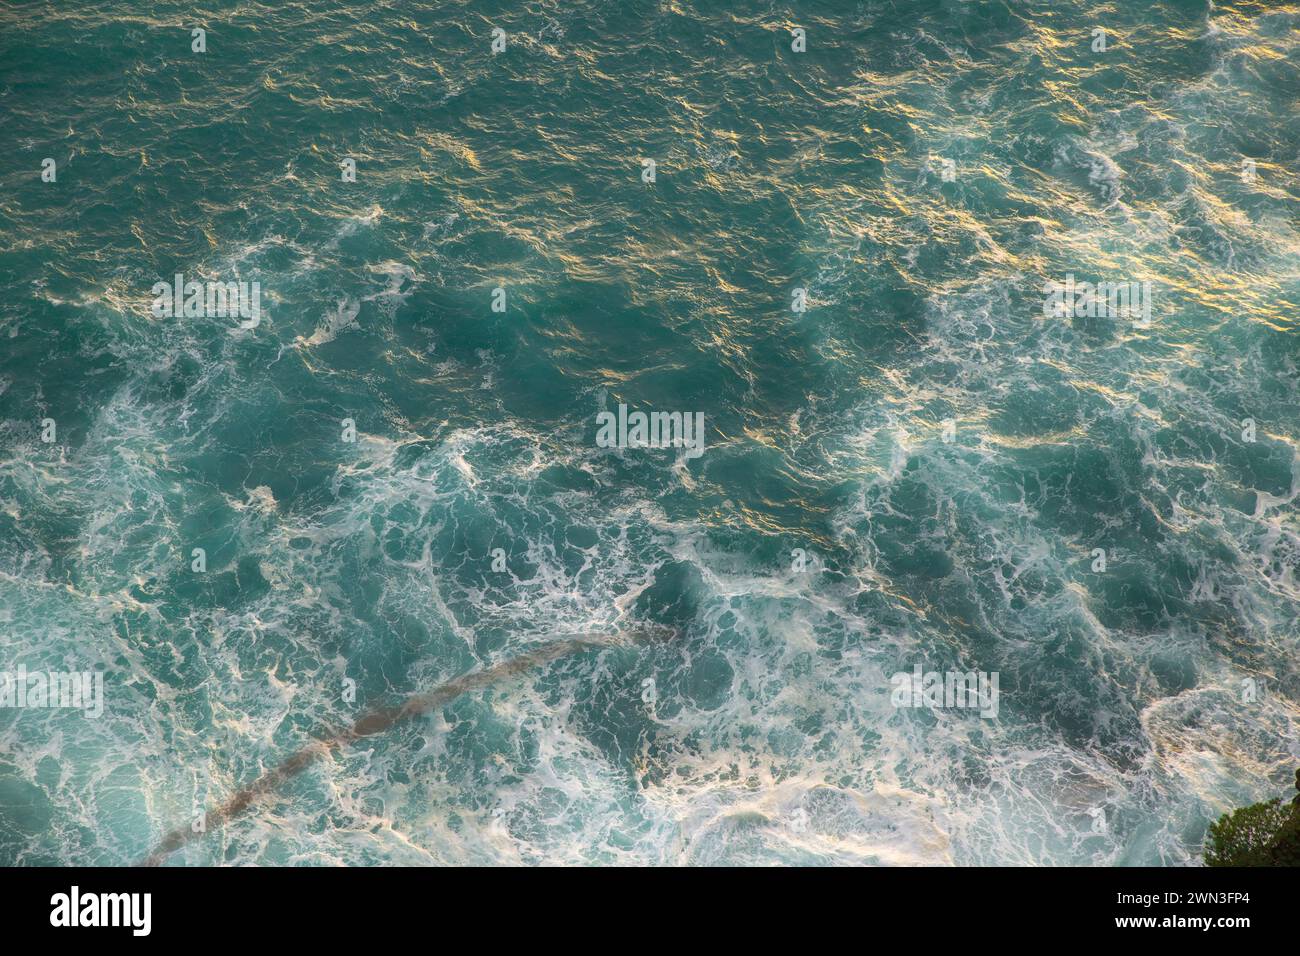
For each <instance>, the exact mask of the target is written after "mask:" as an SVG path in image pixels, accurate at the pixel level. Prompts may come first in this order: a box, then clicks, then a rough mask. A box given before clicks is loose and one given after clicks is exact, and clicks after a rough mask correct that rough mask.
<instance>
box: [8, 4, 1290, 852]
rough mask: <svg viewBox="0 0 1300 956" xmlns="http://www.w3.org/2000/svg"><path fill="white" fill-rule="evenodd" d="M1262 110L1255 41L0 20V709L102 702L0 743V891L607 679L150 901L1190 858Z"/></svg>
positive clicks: (1234, 757)
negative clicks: (1105, 301)
mask: <svg viewBox="0 0 1300 956" xmlns="http://www.w3.org/2000/svg"><path fill="white" fill-rule="evenodd" d="M196 27H200V28H203V29H204V30H205V31H206V34H205V44H206V49H205V51H204V52H195V51H194V50H193V49H192V45H193V43H194V40H193V38H192V33H191V31H192V29H194V28H196ZM795 28H799V29H802V30H803V31H805V32H804V36H805V38H806V50H804V51H803V52H796V51H795V50H794V49H792V44H793V43H794V42H795V41H794V39H793V37H794V34H793V33H792V31H793V30H795ZM1097 28H1100V29H1102V30H1103V31H1104V35H1105V37H1106V40H1107V48H1106V49H1105V50H1098V49H1095V47H1096V46H1097V42H1096V39H1095V34H1094V30H1096V29H1097ZM494 29H500V30H501V31H504V39H505V49H504V51H500V52H495V53H494V52H493V49H492V42H493V39H492V38H493V31H494ZM1298 105H1300V6H1296V5H1294V4H1282V3H1273V4H1268V3H1256V2H1216V3H1213V4H1211V3H1210V2H1208V0H1159V2H1156V0H1142V2H1135V3H1121V4H1114V3H1101V2H1095V0H1051V2H1048V0H1015V2H1013V0H991V2H980V0H971V2H959V0H863V2H848V0H846V2H838V3H809V4H803V3H800V4H778V3H763V2H738V3H729V4H723V3H691V2H686V0H662V2H641V0H627V2H622V0H607V2H605V0H575V2H563V3H559V2H554V3H552V2H528V3H505V2H502V3H487V2H480V0H462V2H456V3H441V2H435V3H416V2H410V0H388V2H383V0H381V2H375V3H355V4H344V3H340V2H336V0H328V2H327V0H307V2H297V3H256V2H213V3H209V4H206V5H203V6H202V8H201V9H195V8H193V7H192V6H191V5H189V4H181V3H166V2H163V3H141V2H130V0H84V2H83V0H78V2H68V3H63V2H60V3H31V2H17V3H10V4H7V5H6V6H5V8H4V9H3V10H2V11H0V144H3V151H2V158H0V670H7V671H16V669H17V668H18V667H19V666H23V667H26V668H27V669H28V670H29V671H36V670H56V671H64V670H99V671H102V672H103V673H104V679H105V684H104V687H105V690H104V694H105V699H104V713H103V715H102V717H100V718H98V719H94V718H90V717H87V716H85V715H84V714H82V713H79V712H77V711H74V710H66V709H49V708H45V709H38V708H31V707H28V708H0V863H4V864H25V865H26V864H59V863H97V864H126V863H132V862H136V861H138V860H140V859H142V858H143V857H145V856H146V855H147V854H149V852H150V851H151V850H152V849H153V848H154V847H155V846H156V845H157V843H158V841H159V839H160V838H161V836H162V835H163V834H164V833H165V832H167V831H169V830H171V829H173V828H176V827H184V826H186V825H187V823H188V821H190V820H191V818H192V817H193V815H194V814H195V813H196V808H212V807H214V806H218V805H220V804H221V803H222V802H223V801H225V800H226V799H228V798H229V797H230V796H231V795H232V794H234V793H235V792H237V791H238V790H239V788H241V787H243V786H245V785H247V784H249V783H250V782H252V781H253V780H255V779H256V778H257V777H258V776H259V775H260V774H262V773H264V772H266V771H267V770H270V769H271V768H273V767H275V766H276V765H277V764H278V763H279V762H280V761H281V760H283V759H284V758H286V757H287V756H289V755H290V754H292V753H294V752H295V751H296V750H298V749H299V748H301V747H303V746H304V745H305V744H307V743H309V742H310V741H312V740H313V739H317V738H320V737H322V736H325V735H327V734H329V733H330V732H331V729H332V728H337V727H339V726H346V725H347V724H348V723H349V722H350V721H352V720H355V719H356V717H357V716H359V715H360V714H361V713H363V712H365V710H367V709H368V708H370V707H374V706H382V705H386V704H392V703H393V702H397V701H401V700H402V699H404V698H405V697H406V696H408V695H411V694H418V693H422V692H426V691H428V690H429V689H431V688H435V687H438V686H439V685H441V684H443V683H445V682H447V681H450V680H453V679H455V678H457V677H461V676H463V675H466V674H471V673H474V672H477V671H478V670H481V669H483V668H488V667H492V666H493V665H495V664H498V663H501V662H504V661H508V660H510V659H512V658H514V657H515V656H517V655H520V654H525V653H527V652H529V651H530V650H532V649H536V648H538V647H541V646H543V645H546V644H548V643H549V642H554V641H557V640H562V639H565V638H566V637H568V636H571V635H577V634H594V635H630V634H636V633H641V632H649V631H653V632H654V633H656V634H667V635H668V637H666V638H664V639H656V640H653V641H638V640H624V641H616V642H615V643H614V644H613V645H612V646H610V647H609V648H608V649H604V650H602V649H599V648H597V649H580V650H578V651H576V652H575V653H572V654H568V655H565V656H563V657H561V658H558V659H556V660H551V661H546V662H543V663H541V664H539V665H538V666H536V667H533V668H530V669H527V670H526V671H524V672H522V673H517V674H513V675H510V676H508V677H506V678H503V679H502V680H500V681H495V682H492V683H491V684H489V685H488V686H485V687H478V688H474V689H472V690H470V691H468V692H466V693H464V694H461V695H459V696H457V697H456V698H455V699H454V700H452V701H450V702H448V703H446V704H445V706H440V707H438V708H436V709H435V710H434V711H433V712H431V713H429V714H426V715H423V716H420V717H418V718H415V719H412V720H408V721H403V722H400V723H398V724H396V725H394V726H393V727H391V728H389V729H387V730H385V731H384V732H382V733H378V734H375V735H373V736H371V737H368V738H366V739H365V740H363V741H360V742H357V743H356V744H355V745H353V746H349V747H344V748H340V749H338V750H337V751H336V752H334V753H332V754H331V755H329V756H328V757H327V758H324V759H322V760H320V761H318V762H316V763H314V764H313V765H312V766H310V767H309V768H307V769H306V770H304V771H303V772H302V773H301V774H299V775H297V776H296V777H294V778H292V779H290V780H288V781H287V782H286V783H285V784H284V786H283V787H282V788H280V790H279V791H277V792H276V793H275V794H274V795H272V796H271V797H269V798H268V799H267V800H265V801H264V802H262V803H261V804H259V805H258V806H257V807H255V808H254V809H252V810H251V811H250V812H248V813H246V814H243V815H241V816H239V817H237V818H235V819H233V820H230V821H228V822H226V823H224V824H223V825H221V826H217V827H214V828H212V829H211V830H210V831H209V832H207V833H206V834H204V835H203V836H202V838H200V839H195V840H193V841H191V842H190V843H189V845H187V846H185V847H184V848H183V849H180V850H178V851H177V852H175V853H174V854H172V855H171V856H170V858H169V862H170V863H171V864H186V863H188V864H218V863H229V864H251V863H257V864H306V865H337V864H415V865H423V864H455V863H494V864H500V863H509V864H517V863H526V864H531V863H594V864H652V865H658V864H775V863H806V864H913V863H935V864H958V865H961V864H977V863H982V864H990V863H996V864H1088V865H1125V864H1171V865H1178V864H1187V863H1194V862H1196V861H1197V860H1198V859H1199V854H1200V850H1201V841H1202V839H1203V836H1204V832H1205V828H1206V825H1207V823H1208V822H1210V821H1211V820H1212V819H1214V818H1215V817H1217V815H1218V814H1219V813H1222V812H1223V811H1225V810H1227V809H1230V808H1232V807H1234V806H1238V805H1241V804H1242V803H1244V802H1248V801H1253V800H1256V799H1262V798H1265V797H1271V796H1274V795H1277V794H1280V793H1282V792H1284V791H1285V790H1286V789H1287V787H1288V786H1289V781H1290V779H1291V775H1292V774H1293V772H1294V769H1295V766H1296V765H1297V763H1298V762H1300V744H1298V743H1297V740H1298V739H1300V690H1298V685H1297V679H1298V678H1300V667H1298V664H1297V662H1298V660H1300V656H1298V651H1300V624H1298V623H1297V618H1298V616H1300V610H1298V608H1300V518H1298V517H1297V511H1296V500H1297V492H1298V491H1300V461H1298V459H1297V449H1298V448H1300V376H1298V375H1297V360H1298V359H1300V331H1298V330H1300V322H1298V321H1297V307H1298V306H1297V303H1300V230H1298V228H1297V216H1298V215H1300V108H1298ZM46 158H50V159H53V160H54V168H55V171H56V173H55V176H56V178H55V180H54V181H53V182H46V181H43V179H42V160H44V159H46ZM346 159H352V160H354V162H355V168H356V176H355V182H349V181H344V176H343V174H342V171H341V165H340V164H342V163H343V161H344V160H346ZM646 159H652V160H654V162H655V176H654V181H653V182H646V181H645V169H646V167H645V166H644V164H643V161H644V160H646ZM177 273H181V274H184V275H185V276H186V278H187V279H188V278H193V279H197V280H199V281H207V280H220V281H223V282H224V281H245V282H252V281H256V282H258V283H259V285H260V290H261V300H260V302H261V315H260V323H259V324H257V325H256V327H254V328H241V327H240V325H239V323H238V322H237V321H235V320H232V319H230V318H224V317H215V316H212V317H209V316H204V315H200V316H190V317H185V316H182V317H162V318H159V317H156V316H155V315H153V314H152V311H151V303H152V301H153V295H152V294H151V287H152V286H153V285H154V284H155V283H156V282H158V281H160V280H170V279H171V277H172V276H174V275H175V274H177ZM1068 275H1073V276H1075V277H1076V278H1077V279H1078V280H1079V281H1090V282H1098V281H1116V282H1118V281H1124V282H1127V281H1130V280H1132V281H1150V282H1151V283H1152V288H1153V289H1154V290H1155V291H1154V293H1153V307H1152V318H1151V322H1150V324H1149V327H1139V326H1137V325H1135V324H1134V323H1133V322H1130V321H1128V320H1127V319H1125V318H1113V317H1112V318H1107V317H1092V316H1087V315H1084V316H1069V317H1053V316H1049V315H1045V314H1044V309H1043V301H1044V283H1045V282H1049V281H1057V280H1061V281H1063V280H1064V278H1065V277H1066V276H1068ZM495 289H503V290H504V304H505V309H504V311H494V310H493V307H492V306H493V301H494V290H495ZM798 289H802V290H806V297H807V308H806V310H805V311H794V310H793V309H792V302H794V296H795V295H796V292H795V290H798ZM620 404H625V405H627V406H628V407H629V408H630V409H633V410H643V411H652V410H662V411H670V412H671V411H676V412H684V413H695V412H700V413H703V415H704V417H705V423H706V426H705V450H704V453H703V454H702V455H699V456H698V457H691V456H688V455H687V454H685V453H684V451H683V450H682V449H671V448H667V449H656V448H623V449H620V448H608V447H601V446H600V445H598V443H597V441H596V437H597V422H596V416H597V414H598V413H600V412H602V411H613V410H616V409H617V407H618V406H619V405H620ZM46 420H51V421H52V422H53V423H54V426H55V432H54V435H53V440H52V441H46V440H43V439H44V438H45V437H47V436H46V435H43V431H46V429H45V428H44V426H43V422H45V421H46ZM344 420H351V422H353V423H354V424H355V432H356V439H355V441H347V440H344V439H345V437H347V436H345V434H344V429H345V427H346V426H345V425H344ZM1246 420H1249V421H1250V422H1251V423H1252V424H1251V425H1249V426H1248V425H1246V424H1244V423H1245V422H1246ZM945 424H947V429H946V430H945ZM1252 430H1253V434H1250V432H1251V431H1252ZM196 548H201V549H203V552H204V554H205V559H206V569H205V570H202V571H195V570H193V563H192V562H193V560H194V559H193V555H194V549H196ZM1096 549H1102V550H1104V551H1105V554H1106V568H1105V570H1104V571H1098V570H1094V567H1096V560H1095V551H1096ZM918 665H919V666H921V667H922V668H923V669H925V670H927V671H931V670H932V671H940V672H942V671H948V670H954V669H955V670H960V671H969V670H977V671H983V672H990V673H993V672H996V673H997V674H998V675H999V678H1000V707H999V712H998V715H997V717H996V719H985V718H982V717H981V716H979V714H977V713H974V712H972V711H970V710H961V709H950V708H938V709H931V708H926V707H923V708H918V709H913V708H897V707H895V706H894V705H893V703H892V701H891V690H892V686H891V682H890V678H891V675H893V674H894V673H896V672H900V671H902V672H911V671H912V670H913V669H914V667H916V666H918ZM1246 681H1253V682H1254V683H1253V684H1251V685H1247V684H1245V683H1244V682H1246ZM1248 686H1249V687H1250V688H1252V689H1251V691H1250V692H1249V693H1248V692H1247V687H1248ZM350 687H355V699H352V694H351V693H350V692H349V691H347V688H350ZM198 812H201V811H198Z"/></svg>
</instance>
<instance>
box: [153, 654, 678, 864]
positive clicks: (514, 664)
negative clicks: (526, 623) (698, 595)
mask: <svg viewBox="0 0 1300 956" xmlns="http://www.w3.org/2000/svg"><path fill="white" fill-rule="evenodd" d="M665 636H668V635H666V634H664V633H661V632H658V631H655V632H651V631H640V632H637V633H636V634H625V633H622V632H620V633H618V634H610V635H603V634H585V635H582V636H581V637H574V638H569V639H567V640H559V641H554V642H552V643H549V644H546V645H544V646H542V647H539V648H537V649H535V650H531V651H525V652H524V653H522V654H520V655H518V656H517V657H512V658H510V659H509V660H506V661H502V662H501V663H499V664H493V665H492V666H490V667H485V668H484V669H483V670H479V671H472V672H470V673H468V674H464V675H462V676H460V677H457V678H456V679H455V680H451V681H448V682H447V683H446V684H443V685H441V686H440V687H437V688H435V689H433V690H431V691H429V692H428V693H427V694H418V695H413V696H411V697H408V698H407V699H406V700H405V701H403V702H402V703H401V704H399V705H397V706H394V707H379V708H376V709H375V710H372V711H370V712H369V713H367V714H365V715H364V716H362V717H361V718H360V719H359V720H357V722H356V723H354V724H353V725H352V726H351V727H348V728H346V729H344V730H340V731H339V732H338V733H335V734H331V735H330V736H328V737H324V738H322V739H320V740H316V741H313V742H312V743H310V744H308V745H307V746H306V747H303V748H302V749H301V750H299V751H297V752H296V753H295V754H293V755H292V756H291V757H289V758H288V759H287V760H285V761H284V762H283V763H282V764H280V765H279V766H278V767H276V768H275V769H274V770H270V771H268V772H266V773H264V774H262V776H260V777H258V778H257V779H256V780H254V781H253V782H252V783H251V784H249V785H248V786H246V787H244V788H243V789H241V790H239V791H238V792H236V793H235V794H234V795H233V796H232V797H231V798H230V799H229V800H227V801H226V802H225V803H224V804H222V805H221V806H220V807H218V808H217V809H216V810H212V811H209V812H208V813H207V815H206V816H205V817H204V823H205V826H204V829H203V831H202V832H200V833H195V832H194V831H193V829H191V828H190V827H181V828H179V829H176V830H173V831H172V832H171V833H169V834H168V835H167V836H166V837H164V838H163V840H162V842H161V843H159V844H158V847H157V848H156V849H155V850H154V851H153V852H152V853H151V854H149V856H148V857H146V858H145V859H144V860H143V861H142V862H141V864H140V865H141V866H158V865H160V864H162V863H163V862H165V861H166V859H167V857H168V856H169V855H171V854H172V853H173V852H175V851H176V850H179V849H180V848H181V847H183V846H185V845H186V844H188V843H190V842H192V841H193V840H194V839H195V837H198V836H202V835H203V833H206V832H207V831H208V830H210V829H212V828H214V827H216V826H219V825H222V824H225V823H227V822H229V821H230V820H232V819H234V818H235V817H237V816H239V815H240V814H241V813H243V812H244V811H245V810H247V809H248V808H249V807H250V806H252V805H253V803H254V802H255V801H256V800H258V799H260V798H262V797H265V796H267V795H269V794H272V793H274V792H275V791H276V790H278V789H279V788H280V787H281V786H283V785H284V784H285V783H286V782H287V781H288V780H290V779H291V778H293V777H294V776H296V775H297V774H298V773H300V772H301V771H302V770H304V769H306V767H307V766H308V765H309V764H311V762H312V761H313V760H315V759H316V758H317V757H323V756H325V755H326V754H328V753H330V752H331V751H333V750H338V749H340V748H342V747H346V746H348V745H350V744H353V743H355V742H356V741H358V740H360V739H362V738H363V737H371V736H373V735H375V734H378V733H382V732H383V731H385V730H388V729H389V728H390V727H392V726H393V725H394V724H397V723H400V722H401V721H404V720H408V719H410V718H412V717H419V716H420V715H421V714H425V713H428V712H429V711H430V710H433V709H434V708H436V707H442V706H444V705H446V704H448V703H450V702H451V701H453V700H455V699H456V698H457V697H459V696H460V695H461V694H463V693H465V692H466V691H470V690H477V689H479V688H482V687H486V686H488V685H489V684H492V683H494V682H496V681H498V680H503V679H505V678H507V677H513V676H514V675H516V674H521V673H523V672H524V671H527V670H531V669H533V668H535V667H539V666H541V665H542V664H546V663H549V662H550V661H553V660H557V659H559V658H561V657H567V656H569V655H570V654H575V653H577V652H578V651H583V650H596V649H606V648H610V647H617V646H621V645H623V644H625V642H627V641H628V640H631V641H632V642H633V643H638V642H640V643H644V641H645V640H647V639H654V638H657V637H665Z"/></svg>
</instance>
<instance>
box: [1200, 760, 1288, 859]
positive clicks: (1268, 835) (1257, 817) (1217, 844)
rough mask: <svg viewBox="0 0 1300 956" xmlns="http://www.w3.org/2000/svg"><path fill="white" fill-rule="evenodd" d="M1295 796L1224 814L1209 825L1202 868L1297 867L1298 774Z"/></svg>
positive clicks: (1256, 804) (1278, 798) (1279, 798)
mask: <svg viewBox="0 0 1300 956" xmlns="http://www.w3.org/2000/svg"><path fill="white" fill-rule="evenodd" d="M1296 791H1297V793H1296V796H1295V797H1294V798H1293V799H1292V800H1291V802H1290V803H1283V802H1282V798H1281V797H1277V798H1275V799H1273V800H1268V801H1266V802H1264V803H1255V804H1252V805H1251V806H1249V807H1242V808H1241V809H1240V810H1234V811H1233V812H1232V813H1225V814H1224V815H1223V816H1221V817H1220V818H1219V821H1218V822H1217V823H1212V824H1210V832H1209V835H1208V837H1207V839H1206V843H1205V865H1206V866H1300V770H1297V771H1296Z"/></svg>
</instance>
